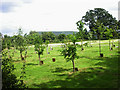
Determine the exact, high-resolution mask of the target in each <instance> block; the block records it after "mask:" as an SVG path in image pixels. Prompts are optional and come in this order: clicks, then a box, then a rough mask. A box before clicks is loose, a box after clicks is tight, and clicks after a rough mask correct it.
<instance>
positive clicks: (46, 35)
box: [42, 32, 55, 42]
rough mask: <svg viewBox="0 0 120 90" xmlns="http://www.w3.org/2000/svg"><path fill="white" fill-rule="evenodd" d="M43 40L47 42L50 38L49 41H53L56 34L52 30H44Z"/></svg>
mask: <svg viewBox="0 0 120 90" xmlns="http://www.w3.org/2000/svg"><path fill="white" fill-rule="evenodd" d="M42 40H43V42H45V41H46V40H48V41H49V42H53V41H54V40H55V34H54V33H52V32H42Z"/></svg>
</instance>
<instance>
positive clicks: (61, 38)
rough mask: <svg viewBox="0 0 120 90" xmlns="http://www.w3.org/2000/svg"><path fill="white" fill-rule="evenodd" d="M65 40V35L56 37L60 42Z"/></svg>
mask: <svg viewBox="0 0 120 90" xmlns="http://www.w3.org/2000/svg"><path fill="white" fill-rule="evenodd" d="M65 38H66V35H65V34H59V35H58V39H59V40H60V41H63V40H64V39H65Z"/></svg>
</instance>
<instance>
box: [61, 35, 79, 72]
mask: <svg viewBox="0 0 120 90" xmlns="http://www.w3.org/2000/svg"><path fill="white" fill-rule="evenodd" d="M71 40H72V43H73V44H70V43H68V44H66V48H65V47H64V48H63V49H62V51H61V54H62V55H63V56H64V58H66V61H67V62H68V61H72V64H73V72H75V63H74V60H75V58H78V56H77V53H76V51H77V49H76V44H75V42H76V41H77V38H76V37H75V35H72V36H71Z"/></svg>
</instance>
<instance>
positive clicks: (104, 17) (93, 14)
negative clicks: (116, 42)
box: [82, 8, 117, 37]
mask: <svg viewBox="0 0 120 90" xmlns="http://www.w3.org/2000/svg"><path fill="white" fill-rule="evenodd" d="M82 21H83V22H84V23H85V24H86V25H88V26H89V29H90V31H91V32H93V37H94V35H95V33H94V30H93V27H95V26H94V24H95V23H96V22H97V21H99V22H100V23H103V25H104V26H107V27H108V28H112V29H115V31H114V35H113V36H115V32H116V30H117V20H116V18H114V17H113V16H112V15H111V14H109V13H108V11H106V10H105V9H103V8H94V10H89V11H87V12H86V15H85V16H83V17H82Z"/></svg>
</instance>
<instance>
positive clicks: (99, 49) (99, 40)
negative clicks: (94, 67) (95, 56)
mask: <svg viewBox="0 0 120 90" xmlns="http://www.w3.org/2000/svg"><path fill="white" fill-rule="evenodd" d="M99 53H100V54H101V45H100V39H99Z"/></svg>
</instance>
